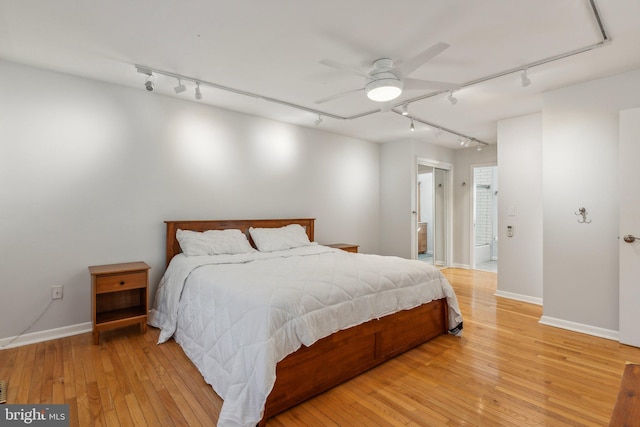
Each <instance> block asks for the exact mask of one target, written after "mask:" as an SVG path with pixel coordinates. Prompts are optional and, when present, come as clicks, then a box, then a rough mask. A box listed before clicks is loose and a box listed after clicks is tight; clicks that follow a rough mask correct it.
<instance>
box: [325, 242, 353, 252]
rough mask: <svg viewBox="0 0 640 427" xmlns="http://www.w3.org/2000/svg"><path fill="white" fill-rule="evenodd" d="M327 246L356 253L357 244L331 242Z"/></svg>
mask: <svg viewBox="0 0 640 427" xmlns="http://www.w3.org/2000/svg"><path fill="white" fill-rule="evenodd" d="M325 246H329V247H330V248H336V249H342V250H343V251H347V252H353V253H358V247H359V245H352V244H351V243H333V244H331V245H325Z"/></svg>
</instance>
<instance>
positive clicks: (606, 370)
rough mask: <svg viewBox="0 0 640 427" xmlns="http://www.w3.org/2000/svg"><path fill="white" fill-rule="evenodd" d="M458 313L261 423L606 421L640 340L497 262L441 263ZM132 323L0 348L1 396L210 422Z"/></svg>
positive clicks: (79, 409) (190, 369)
mask: <svg viewBox="0 0 640 427" xmlns="http://www.w3.org/2000/svg"><path fill="white" fill-rule="evenodd" d="M444 274H445V275H446V276H447V278H448V279H449V281H450V282H451V284H452V286H453V287H454V289H455V290H456V294H457V296H458V301H459V303H460V307H461V309H462V313H463V316H464V321H465V329H464V331H463V335H462V337H454V336H450V335H448V336H441V337H437V338H436V339H434V340H433V341H431V342H429V343H426V344H424V345H422V346H420V347H418V348H415V349H413V350H411V351H409V352H407V353H405V354H402V355H400V356H398V357H397V358H395V359H394V360H391V361H389V362H387V363H385V364H383V365H382V366H379V367H376V368H374V369H372V370H370V371H368V372H366V373H364V374H362V375H360V376H358V377H356V378H354V379H352V380H351V381H349V382H347V383H345V384H342V385H340V386H338V387H336V388H335V389H333V390H330V391H328V392H325V393H323V394H321V395H319V396H317V397H315V398H313V399H311V400H308V401H307V402H304V403H302V404H300V405H298V406H297V407H296V408H293V409H292V410H289V411H287V412H284V413H282V414H280V415H278V416H276V417H274V418H273V419H271V420H269V421H268V422H267V426H274V427H275V426H292V425H295V426H305V425H307V426H312V427H315V426H318V425H323V426H324V425H328V426H352V425H358V426H367V425H371V426H378V425H380V424H381V423H382V424H386V425H391V426H447V425H450V426H457V425H464V424H467V425H492V426H512V425H523V426H525V425H548V426H576V425H581V426H601V425H607V424H608V420H609V418H610V416H611V413H612V411H613V407H614V404H615V402H616V397H617V395H618V388H619V386H620V378H621V377H622V373H623V371H624V368H625V365H626V362H627V361H631V362H636V363H638V362H640V349H638V348H634V347H629V346H625V345H622V344H619V343H617V342H615V341H611V340H606V339H602V338H597V337H593V336H588V335H583V334H579V333H575V332H570V331H566V330H562V329H557V328H552V327H549V326H544V325H541V324H539V323H538V321H539V319H540V317H541V315H542V308H541V307H540V306H537V305H532V304H527V303H523V302H521V301H513V300H508V299H505V298H500V297H496V296H495V291H496V274H495V273H487V272H478V271H473V270H461V269H446V270H444ZM157 339H158V330H156V329H154V328H149V329H148V330H147V333H146V334H145V335H141V334H140V329H139V328H138V327H137V325H134V326H132V327H127V328H122V329H117V330H113V331H106V332H104V333H102V334H101V335H100V344H99V345H97V346H95V345H93V344H92V340H91V334H83V335H77V336H73V337H67V338H61V339H59V340H54V341H50V342H47V343H38V344H32V345H27V346H23V347H18V348H12V349H5V350H0V376H1V378H0V379H4V380H8V392H7V403H31V404H34V403H40V402H50V403H67V404H69V406H70V410H69V414H70V417H71V420H70V425H71V426H74V427H75V426H81V427H84V426H97V425H100V426H105V425H106V426H110V425H113V426H125V425H132V426H138V425H154V426H155V425H161V426H194V425H206V426H209V425H215V424H216V422H217V419H218V414H219V412H220V408H221V405H222V400H221V399H220V397H219V396H217V395H216V394H215V392H214V391H213V389H212V388H211V387H210V386H209V385H207V384H206V382H205V381H204V380H203V378H202V376H201V374H200V373H199V372H198V370H197V369H196V368H195V367H194V365H193V364H192V363H191V362H190V361H189V360H188V359H187V358H186V356H185V355H184V353H183V352H182V349H181V348H180V346H178V345H177V344H176V343H175V342H174V341H173V340H169V341H168V342H167V343H165V344H162V345H157V344H156V341H157Z"/></svg>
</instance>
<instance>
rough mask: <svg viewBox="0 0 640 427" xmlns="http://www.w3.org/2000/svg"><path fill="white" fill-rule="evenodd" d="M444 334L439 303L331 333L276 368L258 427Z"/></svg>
mask: <svg viewBox="0 0 640 427" xmlns="http://www.w3.org/2000/svg"><path fill="white" fill-rule="evenodd" d="M447 330H448V326H447V303H446V300H444V299H441V300H435V301H432V302H430V303H427V304H423V305H421V306H419V307H416V308H414V309H412V310H404V311H401V312H398V313H395V314H392V315H389V316H385V317H382V318H380V319H374V320H371V321H369V322H367V323H363V324H361V325H358V326H355V327H353V328H350V329H346V330H343V331H339V332H336V333H334V334H332V335H330V336H328V337H326V338H323V339H321V340H319V341H317V342H316V343H314V344H313V345H312V346H310V347H302V348H300V349H299V350H298V351H296V352H295V353H292V354H290V355H289V356H287V357H286V358H284V359H283V360H282V361H281V362H280V363H278V365H277V367H276V383H275V385H274V387H273V390H272V391H271V394H270V395H269V397H268V398H267V403H266V405H265V411H264V417H263V419H262V421H261V422H260V424H259V425H260V426H264V425H265V424H266V420H267V419H268V418H270V417H272V416H274V415H276V414H278V413H280V412H283V411H285V410H287V409H289V408H291V407H293V406H295V405H297V404H298V403H301V402H303V401H305V400H307V399H309V398H311V397H313V396H315V395H317V394H320V393H322V392H324V391H326V390H328V389H330V388H332V387H334V386H336V385H338V384H340V383H342V382H344V381H347V380H349V379H351V378H353V377H355V376H357V375H358V374H361V373H362V372H364V371H366V370H368V369H371V368H373V367H374V366H377V365H379V364H381V363H383V362H384V361H386V360H389V359H391V358H392V357H394V356H397V355H398V354H400V353H403V352H405V351H407V350H409V349H411V348H413V347H416V346H418V345H420V344H422V343H424V342H426V341H429V340H430V339H432V338H435V337H436V336H438V335H441V334H445V333H447Z"/></svg>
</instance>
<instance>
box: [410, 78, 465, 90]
mask: <svg viewBox="0 0 640 427" xmlns="http://www.w3.org/2000/svg"><path fill="white" fill-rule="evenodd" d="M402 87H403V88H404V90H416V89H418V90H420V89H423V90H428V89H445V90H457V89H460V85H459V84H456V83H448V82H436V81H433V80H420V79H402Z"/></svg>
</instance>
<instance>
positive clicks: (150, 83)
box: [144, 74, 155, 92]
mask: <svg viewBox="0 0 640 427" xmlns="http://www.w3.org/2000/svg"><path fill="white" fill-rule="evenodd" d="M144 87H145V88H146V89H147V90H148V91H149V92H153V88H154V87H155V86H154V84H153V74H148V75H147V79H146V80H145V81H144Z"/></svg>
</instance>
